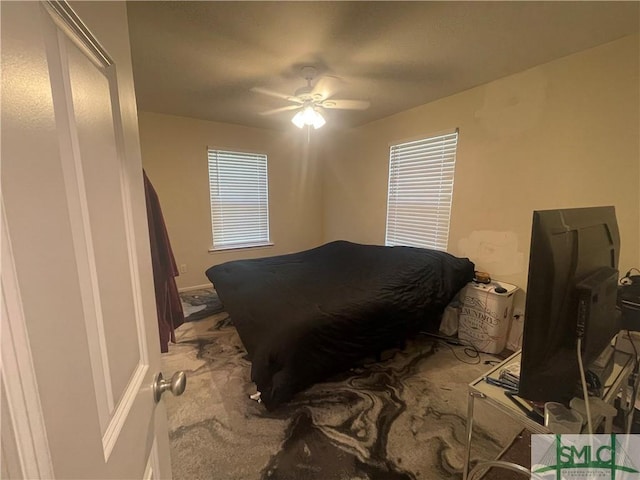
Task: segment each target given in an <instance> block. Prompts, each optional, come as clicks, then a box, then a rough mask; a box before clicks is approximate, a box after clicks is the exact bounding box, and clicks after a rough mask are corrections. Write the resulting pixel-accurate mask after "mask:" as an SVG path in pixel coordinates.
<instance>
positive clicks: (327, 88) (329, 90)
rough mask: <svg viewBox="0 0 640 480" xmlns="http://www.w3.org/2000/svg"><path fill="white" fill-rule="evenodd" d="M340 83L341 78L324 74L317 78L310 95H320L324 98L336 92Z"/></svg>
mask: <svg viewBox="0 0 640 480" xmlns="http://www.w3.org/2000/svg"><path fill="white" fill-rule="evenodd" d="M342 83H343V82H342V80H341V79H339V78H338V77H334V76H332V75H325V76H323V77H320V78H319V79H318V81H317V82H316V84H315V86H314V87H313V90H311V95H313V96H315V95H320V96H321V98H322V100H326V99H327V98H331V97H332V96H334V95H335V94H336V92H337V91H338V90H339V89H340V86H341V85H342Z"/></svg>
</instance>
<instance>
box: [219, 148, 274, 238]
mask: <svg viewBox="0 0 640 480" xmlns="http://www.w3.org/2000/svg"><path fill="white" fill-rule="evenodd" d="M208 157H209V192H210V199H211V228H212V231H213V249H214V250H222V249H229V248H243V247H256V246H261V245H270V240H269V192H268V188H267V156H266V155H262V154H256V153H241V152H229V151H223V150H212V149H209V151H208Z"/></svg>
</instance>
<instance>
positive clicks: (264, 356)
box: [206, 241, 474, 409]
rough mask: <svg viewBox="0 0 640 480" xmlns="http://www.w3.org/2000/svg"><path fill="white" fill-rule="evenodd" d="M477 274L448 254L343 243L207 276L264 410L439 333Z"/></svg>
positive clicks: (216, 269) (224, 267) (241, 263)
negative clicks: (414, 338) (238, 341)
mask: <svg viewBox="0 0 640 480" xmlns="http://www.w3.org/2000/svg"><path fill="white" fill-rule="evenodd" d="M473 273H474V265H473V263H471V262H470V261H469V260H468V259H466V258H457V257H455V256H453V255H450V254H448V253H446V252H441V251H436V250H428V249H422V248H413V247H383V246H377V245H361V244H356V243H351V242H346V241H336V242H331V243H328V244H326V245H322V246H320V247H317V248H314V249H311V250H306V251H303V252H299V253H293V254H289V255H280V256H274V257H267V258H259V259H252V260H236V261H231V262H227V263H224V264H221V265H216V266H213V267H211V268H209V269H208V270H207V271H206V275H207V277H208V278H209V280H210V281H211V282H212V283H213V285H214V287H215V289H216V291H217V293H218V296H219V297H220V300H221V301H222V303H223V305H224V307H225V310H226V311H227V312H228V313H229V315H230V316H231V319H232V321H233V324H234V325H235V327H236V329H237V330H238V334H239V335H240V339H241V340H242V343H243V344H244V346H245V348H246V349H247V353H248V356H249V359H250V360H251V363H252V366H251V380H252V381H253V382H254V383H255V384H256V386H257V389H258V391H259V392H261V399H262V401H263V402H264V404H265V406H266V407H267V408H268V409H273V408H275V407H277V406H278V405H279V404H281V403H283V402H287V401H288V400H290V399H291V398H292V396H293V395H294V394H295V393H297V392H299V391H301V390H304V389H305V388H307V387H309V386H310V385H312V384H314V383H316V382H319V381H322V380H325V379H327V378H328V377H330V376H331V375H334V374H336V373H338V372H341V371H344V370H346V369H348V368H350V367H352V366H353V365H354V364H356V363H357V362H358V361H359V360H362V359H363V358H365V357H369V356H376V355H378V354H380V353H381V352H382V351H383V350H386V349H388V348H392V347H395V346H397V345H399V344H402V343H403V342H404V340H405V339H407V338H408V337H410V336H412V335H415V334H417V333H418V332H420V331H434V332H435V331H437V330H438V327H439V324H440V318H441V314H442V312H443V310H444V308H445V307H446V306H447V304H448V303H449V302H450V301H451V299H452V298H453V297H454V296H455V294H456V293H457V292H458V291H459V290H460V289H461V288H462V287H463V286H464V285H465V284H466V283H467V282H469V281H471V280H472V279H473Z"/></svg>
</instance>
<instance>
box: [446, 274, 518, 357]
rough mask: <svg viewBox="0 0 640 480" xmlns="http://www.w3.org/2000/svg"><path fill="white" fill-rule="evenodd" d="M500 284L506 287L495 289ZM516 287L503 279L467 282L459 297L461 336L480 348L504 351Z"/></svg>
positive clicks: (485, 350) (459, 334) (488, 351)
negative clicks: (498, 280)
mask: <svg viewBox="0 0 640 480" xmlns="http://www.w3.org/2000/svg"><path fill="white" fill-rule="evenodd" d="M500 287H501V288H503V289H504V290H505V291H504V292H502V293H498V292H496V288H498V289H500ZM516 290H518V287H516V286H515V285H511V284H509V283H504V282H491V283H490V284H486V285H485V284H481V283H480V284H478V283H473V282H471V283H468V284H467V286H466V287H464V289H463V290H462V294H461V299H460V301H461V303H462V308H461V310H460V319H459V325H458V338H460V340H463V341H466V342H468V343H470V344H471V345H473V346H474V347H475V348H477V349H478V350H480V351H481V352H486V353H499V352H501V351H502V350H503V349H504V346H505V344H506V342H507V334H508V332H509V323H510V322H511V315H512V314H513V294H514V293H515V292H516Z"/></svg>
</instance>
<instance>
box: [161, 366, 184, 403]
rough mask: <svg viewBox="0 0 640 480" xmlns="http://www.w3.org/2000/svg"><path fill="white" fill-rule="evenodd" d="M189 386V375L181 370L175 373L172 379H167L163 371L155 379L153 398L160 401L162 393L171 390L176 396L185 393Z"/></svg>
mask: <svg viewBox="0 0 640 480" xmlns="http://www.w3.org/2000/svg"><path fill="white" fill-rule="evenodd" d="M186 387H187V375H186V374H185V373H184V372H182V371H180V372H176V373H174V374H173V376H172V377H171V380H165V379H164V377H163V376H162V373H158V374H157V375H156V378H155V379H154V380H153V398H154V400H155V401H156V403H158V402H159V401H160V397H162V394H163V393H164V392H165V391H167V390H170V391H171V393H173V394H174V395H175V396H176V397H177V396H178V395H182V394H183V393H184V389H185V388H186Z"/></svg>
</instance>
